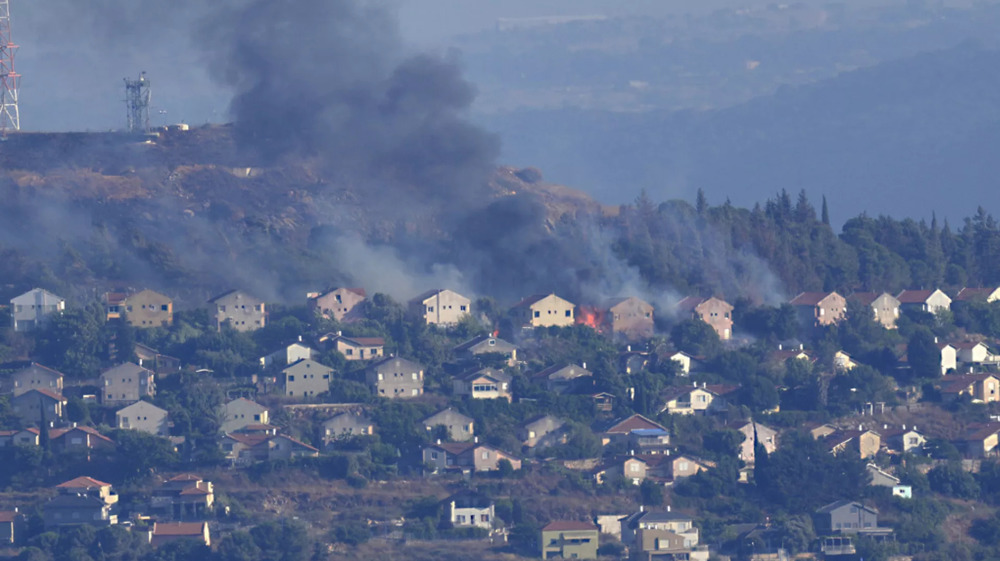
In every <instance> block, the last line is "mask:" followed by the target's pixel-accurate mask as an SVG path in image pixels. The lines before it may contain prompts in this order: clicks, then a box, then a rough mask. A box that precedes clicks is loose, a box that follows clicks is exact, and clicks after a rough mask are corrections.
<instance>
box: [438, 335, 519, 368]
mask: <svg viewBox="0 0 1000 561" xmlns="http://www.w3.org/2000/svg"><path fill="white" fill-rule="evenodd" d="M452 350H453V352H454V353H455V356H457V357H458V358H460V359H462V360H471V359H473V358H475V357H477V356H481V355H491V354H498V355H503V357H504V358H505V359H507V366H514V365H515V364H517V345H514V344H513V343H510V342H507V341H504V340H503V339H501V338H499V337H494V336H493V335H479V336H477V337H473V338H472V339H469V340H468V341H466V342H464V343H462V344H461V345H458V346H457V347H455V348H454V349H452Z"/></svg>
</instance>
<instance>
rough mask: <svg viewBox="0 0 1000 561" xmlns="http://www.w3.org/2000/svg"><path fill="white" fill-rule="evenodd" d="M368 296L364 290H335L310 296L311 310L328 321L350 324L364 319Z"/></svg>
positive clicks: (314, 293)
mask: <svg viewBox="0 0 1000 561" xmlns="http://www.w3.org/2000/svg"><path fill="white" fill-rule="evenodd" d="M367 297H368V295H367V294H366V293H365V289H363V288H346V287H343V288H334V289H333V290H328V291H326V292H323V293H319V292H313V293H310V294H308V305H309V309H311V310H313V312H314V313H317V314H319V315H321V316H323V317H325V318H327V319H332V320H335V321H338V322H341V323H350V322H352V321H357V320H359V319H364V306H362V305H361V303H362V302H364V301H365V298H367Z"/></svg>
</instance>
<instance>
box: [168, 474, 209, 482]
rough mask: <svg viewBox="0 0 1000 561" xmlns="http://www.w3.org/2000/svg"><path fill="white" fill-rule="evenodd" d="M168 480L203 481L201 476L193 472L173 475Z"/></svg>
mask: <svg viewBox="0 0 1000 561" xmlns="http://www.w3.org/2000/svg"><path fill="white" fill-rule="evenodd" d="M168 481H201V476H200V475H195V474H193V473H182V474H180V475H175V476H173V477H171V478H170V479H168Z"/></svg>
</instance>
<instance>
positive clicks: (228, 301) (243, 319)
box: [208, 290, 267, 331]
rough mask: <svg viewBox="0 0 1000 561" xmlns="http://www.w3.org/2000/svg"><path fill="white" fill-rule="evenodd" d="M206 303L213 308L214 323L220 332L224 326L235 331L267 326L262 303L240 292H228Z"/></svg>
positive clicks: (252, 329) (258, 299) (265, 312)
mask: <svg viewBox="0 0 1000 561" xmlns="http://www.w3.org/2000/svg"><path fill="white" fill-rule="evenodd" d="M208 303H209V304H212V305H213V306H215V323H216V325H217V326H218V328H219V330H220V331H221V330H222V326H224V325H228V326H229V327H231V328H233V329H235V330H236V331H254V330H257V329H260V328H261V327H264V326H265V325H266V324H267V309H266V307H265V304H264V301H263V300H261V299H260V298H257V297H255V296H252V295H250V294H247V293H246V292H243V291H242V290H230V291H229V292H225V293H223V294H220V295H218V296H216V297H215V298H212V299H211V300H209V301H208Z"/></svg>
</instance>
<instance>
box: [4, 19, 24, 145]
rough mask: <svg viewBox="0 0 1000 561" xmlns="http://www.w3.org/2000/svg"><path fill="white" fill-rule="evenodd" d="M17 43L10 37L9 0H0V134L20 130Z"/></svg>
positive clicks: (19, 78) (19, 80) (19, 77)
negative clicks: (16, 64)
mask: <svg viewBox="0 0 1000 561" xmlns="http://www.w3.org/2000/svg"><path fill="white" fill-rule="evenodd" d="M15 51H17V45H15V44H14V42H13V41H11V38H10V0H0V134H5V133H7V131H11V130H14V131H18V130H21V116H20V114H19V113H18V111H17V88H18V86H19V85H20V82H21V75H20V74H18V73H17V72H15V71H14V52H15Z"/></svg>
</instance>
